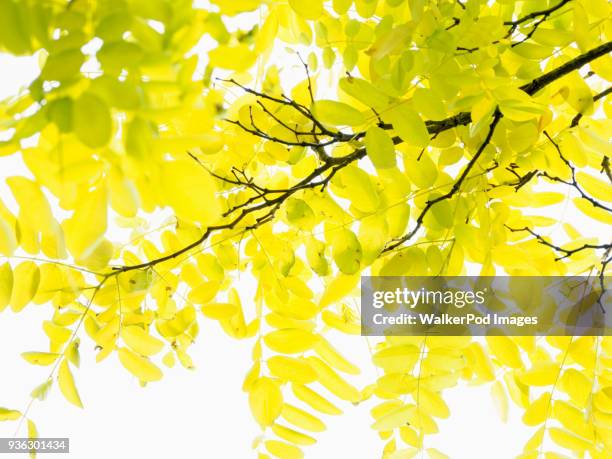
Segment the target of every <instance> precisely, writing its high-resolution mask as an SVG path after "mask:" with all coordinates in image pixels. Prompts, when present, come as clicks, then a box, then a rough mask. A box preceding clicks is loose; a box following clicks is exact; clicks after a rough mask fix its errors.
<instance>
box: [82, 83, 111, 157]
mask: <svg viewBox="0 0 612 459" xmlns="http://www.w3.org/2000/svg"><path fill="white" fill-rule="evenodd" d="M73 120H74V132H75V134H76V136H77V137H78V138H79V140H80V141H81V142H83V143H84V144H85V145H87V146H88V147H90V148H99V147H103V146H104V145H106V144H107V143H108V141H109V140H110V137H111V131H112V119H111V113H110V110H109V109H108V106H107V105H106V104H105V103H104V101H103V100H102V99H100V98H99V97H97V96H95V95H93V94H91V93H84V94H82V95H81V96H80V97H79V98H78V99H77V100H76V101H75V103H74V114H73Z"/></svg>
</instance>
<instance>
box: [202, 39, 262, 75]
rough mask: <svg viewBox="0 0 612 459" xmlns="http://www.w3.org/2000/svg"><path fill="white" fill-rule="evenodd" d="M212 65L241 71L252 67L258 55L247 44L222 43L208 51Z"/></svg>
mask: <svg viewBox="0 0 612 459" xmlns="http://www.w3.org/2000/svg"><path fill="white" fill-rule="evenodd" d="M208 57H209V59H210V65H212V66H213V67H221V68H224V69H228V70H235V71H237V72H241V71H243V70H246V69H248V68H249V67H251V66H252V65H253V64H254V63H255V60H256V59H257V55H256V54H255V52H254V51H252V50H251V49H249V47H248V46H247V45H245V44H240V45H236V46H226V45H221V46H218V47H216V48H214V49H213V50H211V51H210V52H209V53H208Z"/></svg>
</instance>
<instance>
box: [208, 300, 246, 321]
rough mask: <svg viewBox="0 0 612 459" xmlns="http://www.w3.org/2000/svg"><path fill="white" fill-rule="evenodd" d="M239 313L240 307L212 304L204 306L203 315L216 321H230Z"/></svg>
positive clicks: (228, 304)
mask: <svg viewBox="0 0 612 459" xmlns="http://www.w3.org/2000/svg"><path fill="white" fill-rule="evenodd" d="M238 311H239V309H238V306H236V305H235V304H230V303H211V304H205V305H203V306H202V314H204V315H205V316H206V317H208V318H210V319H215V320H224V319H229V318H231V317H232V316H234V315H235V314H236V313H237V312H238Z"/></svg>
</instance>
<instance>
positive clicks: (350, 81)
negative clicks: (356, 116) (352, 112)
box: [340, 77, 389, 110]
mask: <svg viewBox="0 0 612 459" xmlns="http://www.w3.org/2000/svg"><path fill="white" fill-rule="evenodd" d="M340 89H342V91H344V92H345V93H346V94H348V95H349V96H351V97H353V98H355V99H356V100H358V101H359V102H361V103H362V104H364V105H365V106H366V107H372V108H374V109H375V110H383V109H384V108H386V106H387V105H388V104H389V97H388V96H387V95H386V94H385V93H383V92H382V91H380V90H379V89H378V88H376V86H374V85H373V84H372V83H370V82H369V81H366V80H362V79H361V78H353V77H351V78H342V79H341V80H340Z"/></svg>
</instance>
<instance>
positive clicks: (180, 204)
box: [161, 160, 221, 226]
mask: <svg viewBox="0 0 612 459" xmlns="http://www.w3.org/2000/svg"><path fill="white" fill-rule="evenodd" d="M161 174H162V180H161V186H162V191H163V193H164V197H165V199H166V202H167V203H168V205H170V207H172V208H173V209H174V212H175V213H176V215H177V216H178V217H179V218H181V219H183V220H186V221H188V222H196V223H202V224H203V225H205V226H210V225H212V224H214V223H215V222H216V221H217V219H218V218H219V216H220V215H221V206H220V204H219V201H218V200H217V198H216V196H215V192H216V187H215V184H214V182H213V179H212V177H211V176H210V175H209V174H208V173H207V172H206V171H205V170H204V169H202V168H201V167H200V166H199V165H198V164H197V163H195V161H187V160H180V161H170V162H165V163H163V166H162V169H161Z"/></svg>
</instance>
